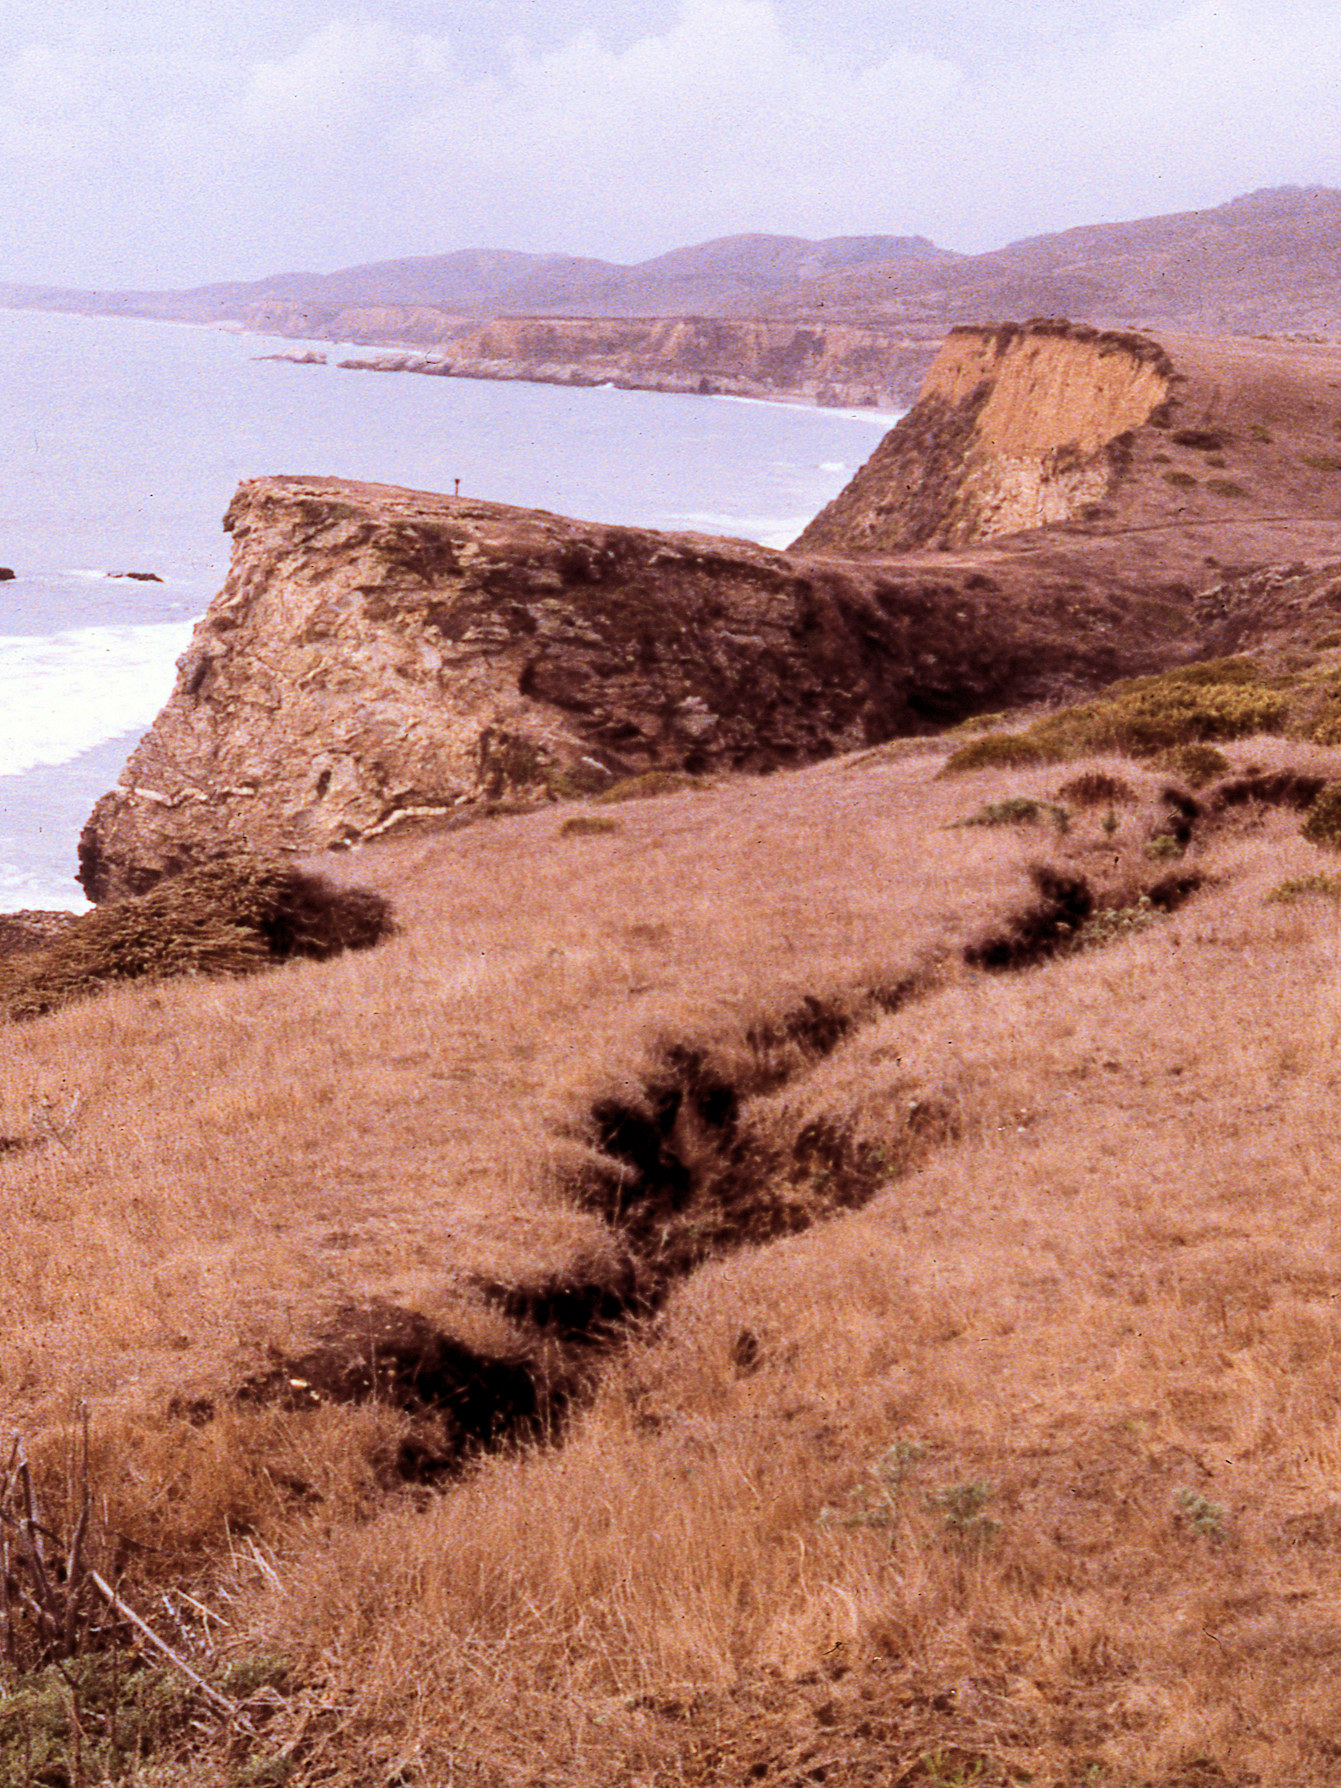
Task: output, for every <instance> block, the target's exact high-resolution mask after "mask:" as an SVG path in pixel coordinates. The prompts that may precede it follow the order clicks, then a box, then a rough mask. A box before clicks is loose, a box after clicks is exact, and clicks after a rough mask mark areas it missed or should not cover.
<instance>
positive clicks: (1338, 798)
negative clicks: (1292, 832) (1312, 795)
mask: <svg viewBox="0 0 1341 1788" xmlns="http://www.w3.org/2000/svg"><path fill="white" fill-rule="evenodd" d="M1300 830H1301V831H1302V832H1303V834H1304V837H1305V838H1307V839H1308V841H1309V843H1310V844H1317V845H1321V846H1322V847H1323V849H1324V850H1329V851H1341V782H1333V783H1332V784H1331V785H1330V786H1329V787H1327V788H1325V789H1323V791H1322V793H1321V794H1320V795H1319V796H1318V798H1317V800H1316V801H1315V802H1314V803H1313V805H1312V807H1310V808H1309V810H1308V815H1307V817H1306V818H1305V820H1304V823H1303V825H1302V826H1301V827H1300Z"/></svg>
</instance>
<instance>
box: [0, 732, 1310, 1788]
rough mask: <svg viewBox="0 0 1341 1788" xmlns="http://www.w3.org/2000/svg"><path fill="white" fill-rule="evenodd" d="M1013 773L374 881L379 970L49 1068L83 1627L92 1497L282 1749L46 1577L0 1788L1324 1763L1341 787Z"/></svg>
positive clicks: (38, 1027) (120, 1571)
mask: <svg viewBox="0 0 1341 1788" xmlns="http://www.w3.org/2000/svg"><path fill="white" fill-rule="evenodd" d="M1268 718H1269V717H1268ZM1017 730H1018V729H1017ZM972 736H984V735H972ZM964 739H965V735H960V736H959V737H957V738H952V739H945V740H941V741H925V742H918V743H916V744H913V743H911V742H910V743H905V744H896V745H894V746H891V747H884V748H881V749H877V750H875V751H872V752H868V753H866V754H863V755H860V756H857V757H849V758H844V759H837V760H834V761H833V762H831V763H828V764H825V765H822V766H820V767H817V768H812V769H809V770H805V771H800V772H796V773H793V774H785V775H775V776H771V777H766V778H760V779H755V780H748V779H724V780H722V781H719V782H717V783H716V784H714V785H712V786H709V787H706V788H699V789H693V788H687V789H681V790H679V791H676V792H672V793H669V794H664V795H660V796H656V797H654V798H650V799H645V800H637V801H625V802H605V803H601V804H595V803H593V804H590V805H588V806H584V807H581V808H572V807H569V808H566V809H563V810H552V811H544V812H538V813H532V814H528V815H524V816H517V817H513V818H505V819H498V820H494V821H490V822H487V823H483V824H480V825H478V826H475V827H473V828H470V829H466V830H461V831H456V832H449V831H440V832H436V833H432V832H421V833H419V834H417V835H415V836H404V837H399V838H396V839H394V840H392V839H387V840H384V841H381V842H380V843H378V844H376V845H373V846H369V847H368V848H366V849H365V850H364V851H362V852H361V853H359V854H358V855H357V856H356V857H353V858H347V859H342V860H340V861H342V862H343V863H344V864H345V866H346V870H347V878H348V880H350V881H351V882H354V883H357V884H359V885H362V886H366V887H369V888H371V889H373V890H375V891H377V892H380V893H382V894H384V895H386V896H387V897H388V898H389V899H390V901H391V903H392V905H393V907H394V909H395V912H396V915H397V918H398V920H399V924H400V931H399V933H398V935H396V936H394V937H393V938H392V939H391V940H390V941H388V942H386V943H384V944H381V945H379V946H378V947H377V948H375V949H371V950H367V951H362V952H359V953H357V954H348V955H342V956H339V957H337V958H335V959H334V960H330V961H325V962H306V963H287V964H284V965H282V966H279V967H276V968H272V969H270V970H268V971H267V972H265V973H263V974H258V975H255V976H252V977H250V978H245V979H236V980H210V979H185V980H178V981H173V982H163V983H160V984H157V985H154V986H151V987H144V986H141V987H136V986H122V987H117V988H113V989H112V990H111V991H109V992H107V993H105V994H103V995H102V996H101V997H99V998H97V999H95V1000H92V1001H89V1002H87V1003H83V1004H76V1005H71V1006H68V1007H66V1008H65V1009H64V1010H62V1011H59V1012H56V1013H54V1014H52V1015H50V1016H47V1017H44V1018H40V1019H37V1020H36V1021H33V1022H25V1023H11V1024H9V1025H7V1026H4V1027H3V1028H0V1198H2V1199H3V1201H4V1210H5V1222H6V1230H7V1235H8V1238H9V1245H8V1246H7V1248H6V1249H5V1251H4V1252H3V1255H0V1310H2V1311H3V1318H4V1320H3V1323H0V1386H2V1387H3V1402H4V1410H5V1422H6V1427H7V1429H8V1430H11V1431H13V1432H16V1433H19V1434H20V1435H21V1436H22V1437H23V1441H24V1445H25V1447H26V1452H27V1456H28V1457H29V1458H30V1459H31V1461H32V1480H33V1485H34V1494H35V1496H36V1498H37V1501H38V1505H39V1508H40V1512H41V1516H42V1523H43V1526H44V1527H45V1528H46V1529H47V1530H48V1537H47V1539H46V1541H45V1545H46V1549H47V1555H48V1559H49V1561H50V1562H51V1564H52V1570H51V1573H50V1576H51V1578H52V1587H51V1595H52V1598H53V1600H54V1603H56V1604H59V1603H60V1599H61V1596H62V1594H63V1593H64V1592H63V1591H62V1588H61V1582H62V1575H61V1572H60V1571H59V1570H58V1569H56V1562H57V1561H58V1560H60V1559H62V1558H65V1559H66V1560H67V1563H68V1562H69V1555H70V1542H71V1537H72V1534H73V1530H74V1528H75V1527H76V1526H77V1525H78V1522H79V1511H80V1503H81V1486H82V1485H83V1484H84V1483H87V1485H88V1488H89V1491H90V1499H89V1517H88V1522H87V1531H86V1538H85V1541H84V1554H85V1559H86V1561H87V1560H92V1561H93V1565H94V1567H95V1568H96V1569H97V1570H98V1571H99V1572H100V1574H101V1576H102V1578H103V1579H104V1580H106V1582H107V1583H108V1584H109V1586H110V1585H116V1586H117V1588H118V1589H119V1593H120V1595H121V1596H122V1598H123V1600H124V1602H125V1603H126V1604H127V1605H128V1606H131V1607H133V1608H135V1609H136V1610H137V1611H139V1612H140V1613H141V1614H142V1615H143V1616H144V1617H145V1618H146V1620H147V1621H148V1622H149V1624H150V1625H151V1626H152V1627H153V1628H154V1629H155V1630H156V1631H157V1632H158V1633H159V1634H160V1636H161V1637H162V1638H163V1639H164V1641H165V1642H167V1643H169V1644H170V1645H171V1647H172V1648H173V1649H174V1650H175V1651H176V1652H177V1654H178V1656H179V1657H180V1658H181V1659H182V1660H184V1661H186V1662H188V1663H189V1664H190V1665H191V1666H192V1667H193V1668H194V1669H195V1670H196V1671H197V1672H199V1673H200V1674H201V1675H202V1676H203V1677H204V1679H205V1680H206V1682H207V1683H208V1684H209V1685H210V1686H211V1688H212V1690H213V1692H214V1693H215V1695H216V1696H221V1697H223V1698H224V1700H225V1701H226V1702H227V1703H229V1704H232V1705H233V1706H234V1707H236V1708H237V1709H238V1710H240V1711H239V1713H238V1717H237V1719H236V1720H235V1721H234V1722H233V1724H232V1725H231V1726H230V1725H229V1723H228V1721H227V1720H226V1719H225V1718H224V1717H223V1716H222V1715H220V1713H219V1712H218V1708H217V1706H216V1708H215V1709H214V1711H211V1709H210V1708H209V1706H208V1705H206V1704H205V1703H203V1702H202V1701H201V1700H200V1698H199V1697H198V1696H196V1697H194V1698H193V1697H192V1695H191V1694H190V1693H189V1692H188V1691H187V1689H186V1687H185V1678H184V1677H182V1676H181V1673H180V1671H178V1670H177V1669H175V1668H174V1667H172V1666H170V1665H167V1664H165V1663H164V1662H163V1661H162V1660H161V1659H156V1658H154V1657H153V1656H152V1655H151V1652H152V1648H149V1647H148V1646H147V1645H146V1644H145V1643H144V1642H143V1641H141V1642H140V1646H139V1655H140V1656H141V1657H142V1658H143V1660H144V1661H143V1663H141V1664H137V1662H136V1653H135V1651H134V1649H133V1648H132V1646H131V1645H130V1643H129V1637H130V1635H129V1629H128V1628H127V1627H126V1626H125V1624H124V1621H123V1622H122V1625H121V1627H120V1638H121V1641H122V1642H121V1643H119V1644H109V1642H110V1641H111V1640H112V1639H114V1638H115V1637H116V1636H117V1635H116V1632H115V1631H114V1629H115V1628H116V1622H115V1621H114V1620H113V1619H112V1618H111V1615H110V1614H109V1612H108V1610H107V1608H106V1606H102V1612H101V1614H100V1615H99V1616H98V1618H97V1619H95V1620H94V1621H93V1623H92V1625H93V1629H94V1630H93V1633H92V1635H91V1638H92V1640H93V1641H95V1642H97V1641H99V1636H100V1640H101V1643H102V1645H103V1647H104V1649H102V1650H101V1651H100V1652H98V1653H97V1654H96V1655H94V1656H93V1657H92V1658H90V1659H85V1660H82V1661H81V1660H76V1661H75V1662H74V1663H70V1664H66V1665H64V1666H62V1670H63V1672H64V1674H62V1673H61V1671H60V1670H57V1668H56V1667H55V1666H54V1665H47V1666H46V1667H45V1668H43V1667H41V1666H42V1653H43V1649H44V1644H45V1648H46V1649H47V1650H48V1651H49V1650H50V1649H52V1647H51V1645H50V1643H49V1642H44V1640H43V1638H42V1633H41V1629H40V1623H38V1622H35V1620H34V1619H33V1617H32V1616H31V1614H30V1613H29V1612H28V1611H27V1610H26V1609H25V1608H24V1607H23V1606H22V1604H21V1603H20V1602H19V1601H18V1600H17V1599H12V1600H11V1613H12V1619H11V1624H10V1629H9V1637H8V1645H9V1651H10V1656H11V1659H12V1662H11V1664H10V1665H9V1666H6V1675H5V1678H4V1680H5V1685H6V1699H5V1700H4V1701H3V1702H0V1783H6V1784H7V1783H10V1782H15V1783H17V1782H27V1781H33V1780H46V1781H55V1780H57V1779H61V1780H66V1781H71V1782H73V1781H76V1780H82V1781H87V1782H96V1781H100V1780H103V1779H105V1778H106V1777H107V1776H108V1775H116V1774H117V1773H118V1772H119V1779H124V1780H130V1781H135V1782H139V1783H143V1784H148V1783H168V1782H171V1783H177V1782H190V1783H193V1784H207V1783H217V1784H224V1783H232V1784H241V1783H243V1782H249V1783H262V1782H265V1783H271V1782H274V1783H278V1782H292V1783H314V1784H315V1783H317V1782H322V1783H328V1784H341V1785H347V1788H353V1785H355V1784H358V1785H359V1788H363V1785H364V1784H369V1785H370V1784H373V1783H377V1784H391V1783H397V1784H408V1783H413V1782H418V1783H425V1784H430V1783H431V1784H443V1783H456V1782H460V1783H472V1784H475V1783H478V1784H499V1785H500V1788H501V1785H503V1784H508V1785H509V1788H510V1785H512V1784H517V1785H520V1784H523V1783H525V1784H533V1783H536V1784H538V1783H541V1782H544V1783H547V1784H550V1785H551V1788H578V1785H586V1784H593V1785H594V1784H597V1783H600V1784H611V1783H621V1784H622V1783H627V1784H629V1785H630V1788H632V1784H634V1783H638V1784H644V1783H648V1784H650V1783H657V1784H660V1783H666V1784H670V1783H684V1784H689V1783H705V1784H706V1783H708V1782H711V1783H714V1784H717V1783H725V1784H737V1783H739V1784H745V1783H749V1782H763V1783H765V1784H768V1783H778V1784H780V1783H796V1782H801V1781H826V1782H829V1783H840V1784H848V1783H866V1782H870V1783H876V1782H880V1783H889V1782H906V1783H910V1784H911V1783H928V1784H929V1783H942V1784H948V1783H955V1782H957V1783H968V1782H979V1783H984V1784H988V1783H1006V1782H1012V1783H1013V1782H1020V1783H1023V1782H1026V1781H1028V1782H1031V1783H1035V1784H1043V1783H1058V1784H1062V1783H1065V1784H1080V1783H1086V1784H1089V1783H1100V1784H1105V1785H1110V1784H1111V1785H1112V1788H1117V1785H1119V1784H1120V1785H1122V1788H1136V1785H1137V1784H1141V1785H1144V1788H1154V1785H1159V1788H1175V1785H1177V1788H1191V1785H1192V1784H1199V1785H1209V1784H1220V1785H1222V1784H1235V1785H1240V1784H1242V1785H1243V1788H1247V1784H1249V1783H1257V1784H1271V1785H1273V1788H1274V1785H1277V1784H1280V1785H1285V1784H1299V1785H1301V1788H1302V1785H1303V1784H1305V1783H1308V1784H1313V1783H1318V1782H1321V1781H1325V1780H1327V1779H1328V1777H1329V1773H1330V1772H1332V1771H1333V1770H1334V1768H1335V1732H1336V1729H1337V1718H1338V1712H1339V1711H1341V1710H1339V1709H1338V1705H1337V1703H1338V1690H1337V1687H1336V1684H1337V1681H1338V1677H1337V1672H1336V1668H1335V1661H1336V1658H1337V1655H1338V1652H1341V1626H1338V1622H1337V1620H1336V1616H1335V1608H1336V1605H1337V1592H1338V1588H1339V1587H1341V1582H1339V1581H1338V1579H1339V1577H1341V1572H1339V1570H1338V1564H1337V1558H1338V1553H1337V1546H1336V1540H1337V1535H1338V1533H1339V1532H1341V1499H1339V1498H1338V1494H1337V1490H1336V1481H1337V1469H1338V1462H1339V1458H1338V1454H1339V1449H1338V1441H1337V1434H1338V1393H1337V1389H1336V1385H1337V1378H1338V1374H1337V1365H1338V1354H1339V1353H1341V1320H1338V1314H1337V1312H1338V1298H1337V1291H1338V1283H1339V1282H1341V1281H1339V1279H1338V1270H1337V1267H1336V1260H1337V1235H1336V1225H1337V1218H1336V1211H1335V1198H1334V1191H1333V1189H1334V1186H1335V1183H1336V1178H1337V1161H1336V1153H1337V1151H1336V1139H1335V1123H1334V1117H1333V1108H1334V1104H1335V1097H1336V1087H1337V1081H1338V1076H1339V1075H1341V1055H1339V1054H1338V1051H1339V1050H1341V1016H1339V1015H1341V1004H1339V1003H1338V992H1337V988H1338V981H1337V964H1338V944H1339V939H1341V933H1339V932H1338V890H1339V889H1341V861H1339V860H1338V858H1337V856H1336V855H1335V853H1334V852H1333V851H1331V850H1329V849H1328V848H1326V840H1325V837H1324V842H1323V843H1322V844H1317V843H1313V842H1310V841H1309V839H1308V838H1306V837H1304V836H1303V835H1302V833H1301V821H1302V820H1303V817H1304V814H1303V806H1304V805H1306V804H1307V803H1310V802H1312V800H1313V799H1314V796H1315V795H1316V792H1317V785H1318V783H1319V782H1320V781H1321V782H1325V781H1326V780H1327V779H1329V778H1334V777H1336V778H1341V753H1338V752H1337V751H1336V750H1335V749H1334V748H1333V747H1332V746H1331V745H1329V744H1326V743H1321V744H1320V743H1317V742H1314V741H1310V740H1300V739H1291V740H1286V739H1280V738H1273V737H1270V736H1264V735H1260V734H1259V735H1253V736H1249V737H1244V738H1239V739H1227V740H1226V739H1224V738H1223V737H1222V738H1221V739H1220V742H1219V745H1218V749H1219V750H1220V751H1221V752H1222V753H1223V754H1224V757H1225V760H1226V761H1225V764H1224V766H1223V767H1222V768H1219V769H1217V768H1216V767H1215V766H1214V765H1212V766H1211V768H1210V772H1209V781H1207V778H1206V777H1196V776H1194V777H1193V778H1192V782H1196V781H1198V780H1200V781H1202V783H1203V784H1204V786H1202V787H1201V789H1200V790H1199V792H1194V789H1193V787H1192V784H1191V783H1190V782H1188V781H1187V780H1183V781H1181V782H1180V781H1177V780H1176V779H1175V780H1171V779H1170V777H1169V775H1168V774H1167V772H1165V771H1163V770H1161V769H1160V768H1159V767H1157V765H1156V764H1155V763H1154V762H1153V761H1152V760H1151V759H1150V758H1148V757H1144V758H1131V757H1093V756H1086V755H1084V754H1085V753H1086V752H1092V751H1093V750H1094V749H1095V746H1094V744H1093V742H1092V741H1089V740H1087V739H1086V738H1084V737H1078V738H1072V739H1070V740H1069V744H1068V749H1069V750H1070V751H1071V754H1072V755H1071V756H1070V757H1069V758H1068V759H1067V761H1064V762H1057V763H1038V762H1035V763H1032V764H1028V763H1026V764H1024V765H1018V764H1017V765H1009V764H1007V765H1005V766H1004V767H1002V766H996V767H992V766H989V767H987V768H976V769H974V768H969V769H966V770H959V771H956V772H954V773H951V774H946V773H945V770H946V764H947V758H948V756H949V753H950V752H951V750H953V749H957V748H958V747H960V746H961V745H962V744H963V743H964ZM1182 767H1183V768H1184V769H1187V768H1190V767H1192V766H1190V765H1184V766H1182ZM1202 767H1203V768H1205V765H1204V764H1203V766H1202ZM1286 771H1288V772H1289V774H1288V775H1286V774H1283V772H1286ZM1308 777H1311V778H1313V781H1312V782H1311V783H1305V781H1304V780H1303V779H1305V778H1308ZM1169 789H1172V790H1174V792H1173V793H1172V794H1169V793H1166V790H1169ZM1324 830H1325V829H1324ZM1313 831H1314V832H1315V834H1316V833H1317V832H1318V827H1317V826H1316V825H1315V826H1314V827H1313ZM323 866H324V867H328V866H329V865H328V864H327V865H323ZM81 1401H83V1402H85V1403H86V1404H87V1406H88V1410H89V1443H88V1445H89V1454H88V1465H87V1469H86V1470H85V1468H84V1467H83V1466H82V1465H81V1463H80V1452H79V1445H80V1443H79V1428H80V1422H79V1415H80V1411H79V1405H80V1403H81ZM8 1464H9V1470H8V1472H5V1461H4V1460H0V1472H3V1473H4V1475H3V1476H0V1508H3V1509H5V1510H6V1511H8V1519H7V1521H6V1522H5V1524H4V1526H5V1532H6V1534H7V1536H8V1541H9V1545H10V1552H9V1555H8V1556H9V1560H10V1562H9V1565H8V1567H7V1568H8V1569H9V1570H10V1573H11V1576H12V1577H13V1580H14V1585H15V1594H16V1596H17V1591H18V1589H19V1588H21V1587H22V1588H24V1589H25V1590H26V1591H27V1592H28V1593H29V1594H30V1599H31V1598H32V1593H33V1592H32V1584H33V1581H34V1578H33V1567H32V1566H31V1564H30V1563H25V1562H24V1560H23V1559H22V1558H21V1556H20V1552H19V1551H18V1550H16V1548H17V1547H18V1546H19V1542H20V1540H21V1537H22V1533H23V1529H24V1522H23V1509H22V1496H21V1494H20V1487H19V1484H18V1477H17V1470H16V1461H15V1459H13V1458H10V1459H9V1461H8ZM67 1580H78V1574H77V1572H76V1571H75V1570H74V1569H73V1568H71V1569H70V1570H69V1572H68V1573H67ZM39 1599H40V1598H39ZM77 1612H78V1611H77ZM82 1618H83V1617H82V1615H81V1616H79V1619H78V1620H76V1622H75V1625H76V1626H78V1625H79V1620H82ZM113 1709H115V1710H117V1711H116V1716H115V1718H113V1715H112V1711H111V1710H113ZM137 1750H138V1753H139V1754H136V1752H137ZM41 1769H47V1770H49V1771H50V1770H58V1769H63V1770H64V1772H65V1773H64V1775H63V1776H60V1777H58V1776H57V1775H55V1774H50V1773H49V1774H47V1775H45V1776H41V1775H39V1774H38V1773H37V1772H38V1771H39V1770H41Z"/></svg>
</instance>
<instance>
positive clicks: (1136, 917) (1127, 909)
mask: <svg viewBox="0 0 1341 1788" xmlns="http://www.w3.org/2000/svg"><path fill="white" fill-rule="evenodd" d="M1161 916H1162V915H1161V914H1160V911H1159V908H1158V907H1157V906H1156V905H1155V903H1154V901H1153V900H1151V898H1150V896H1149V895H1148V894H1142V895H1141V896H1140V898H1139V899H1137V900H1135V901H1133V902H1132V904H1131V905H1130V906H1101V907H1099V908H1098V910H1097V911H1096V912H1094V913H1093V914H1092V915H1091V916H1090V917H1089V918H1088V919H1087V920H1086V921H1085V923H1084V924H1083V925H1082V926H1081V928H1080V930H1079V931H1078V932H1077V933H1076V941H1075V944H1074V945H1073V948H1074V949H1076V950H1103V949H1106V948H1107V947H1108V945H1109V944H1120V943H1123V942H1125V940H1126V939H1127V938H1129V937H1137V936H1139V935H1140V933H1141V932H1143V931H1148V930H1149V929H1150V927H1151V926H1152V925H1153V924H1154V923H1155V921H1156V919H1158V918H1160V917H1161Z"/></svg>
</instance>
